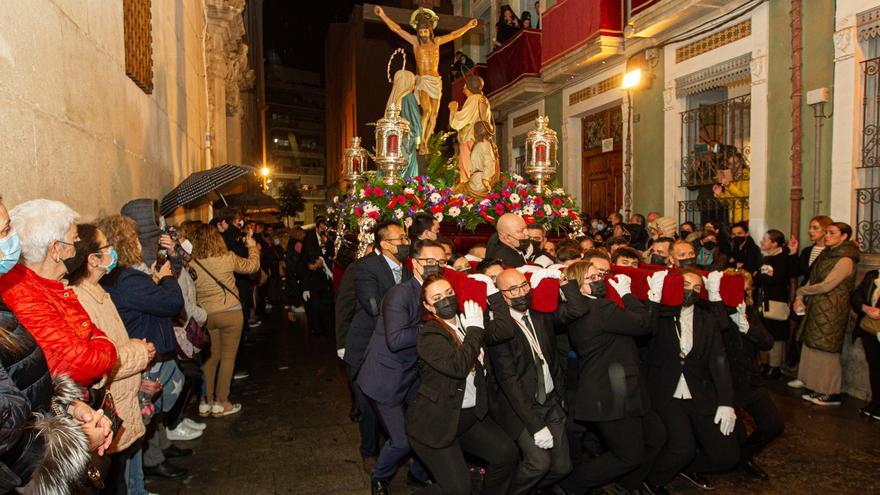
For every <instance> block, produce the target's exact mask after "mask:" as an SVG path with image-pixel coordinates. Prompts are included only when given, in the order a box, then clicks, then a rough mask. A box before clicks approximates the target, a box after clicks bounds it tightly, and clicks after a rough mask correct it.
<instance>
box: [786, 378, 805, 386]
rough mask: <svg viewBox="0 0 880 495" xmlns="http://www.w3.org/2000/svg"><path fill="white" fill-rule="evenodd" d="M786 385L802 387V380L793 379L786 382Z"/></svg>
mask: <svg viewBox="0 0 880 495" xmlns="http://www.w3.org/2000/svg"><path fill="white" fill-rule="evenodd" d="M786 385H788V386H789V387H791V388H804V382H802V381H800V380H798V379H794V380H792V381H790V382H788V383H787V384H786Z"/></svg>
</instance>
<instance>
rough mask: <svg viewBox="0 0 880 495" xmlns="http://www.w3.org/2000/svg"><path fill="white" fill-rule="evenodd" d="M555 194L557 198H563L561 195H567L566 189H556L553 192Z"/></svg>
mask: <svg viewBox="0 0 880 495" xmlns="http://www.w3.org/2000/svg"><path fill="white" fill-rule="evenodd" d="M553 194H555V195H557V196H561V195H563V194H565V189H563V188H561V187H557V188H556V189H554V190H553Z"/></svg>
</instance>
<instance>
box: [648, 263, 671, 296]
mask: <svg viewBox="0 0 880 495" xmlns="http://www.w3.org/2000/svg"><path fill="white" fill-rule="evenodd" d="M666 275H669V272H668V271H666V270H658V271H656V272H654V273H652V274H651V276H650V277H648V300H649V301H651V302H655V303H659V302H660V299H661V298H662V297H663V284H664V283H665V282H666Z"/></svg>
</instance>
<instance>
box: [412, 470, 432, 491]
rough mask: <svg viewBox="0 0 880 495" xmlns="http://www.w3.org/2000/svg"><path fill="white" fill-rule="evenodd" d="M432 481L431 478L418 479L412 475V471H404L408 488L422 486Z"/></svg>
mask: <svg viewBox="0 0 880 495" xmlns="http://www.w3.org/2000/svg"><path fill="white" fill-rule="evenodd" d="M433 483H434V482H433V481H431V479H430V478H429V479H426V480H420V479H418V478H416V477H415V476H413V474H412V472H408V473H406V486H408V487H410V488H424V487H426V486H428V485H431V484H433Z"/></svg>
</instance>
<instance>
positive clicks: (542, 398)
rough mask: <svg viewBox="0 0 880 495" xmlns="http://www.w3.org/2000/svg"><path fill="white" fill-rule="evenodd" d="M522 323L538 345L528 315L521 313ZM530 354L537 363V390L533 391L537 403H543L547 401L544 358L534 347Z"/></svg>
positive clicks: (536, 335) (536, 336)
mask: <svg viewBox="0 0 880 495" xmlns="http://www.w3.org/2000/svg"><path fill="white" fill-rule="evenodd" d="M523 323H525V324H526V328H527V329H528V330H529V333H531V334H532V338H534V339H535V345H540V344H539V343H538V334H537V333H536V332H535V328H534V327H532V322H531V321H530V320H529V315H527V314H524V315H523ZM532 355H533V357H534V359H535V364H537V365H538V391H537V392H535V400H536V401H537V402H538V404H543V403H545V402H547V385H546V384H545V383H544V360H542V359H541V356H539V355H538V352H537V350H536V349H532Z"/></svg>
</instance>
